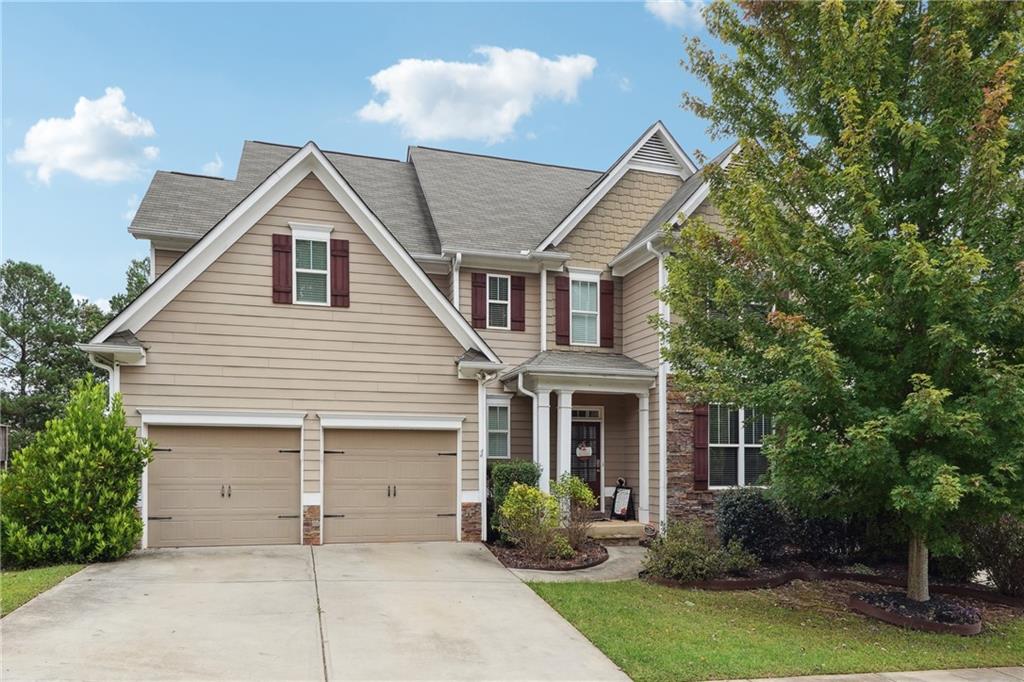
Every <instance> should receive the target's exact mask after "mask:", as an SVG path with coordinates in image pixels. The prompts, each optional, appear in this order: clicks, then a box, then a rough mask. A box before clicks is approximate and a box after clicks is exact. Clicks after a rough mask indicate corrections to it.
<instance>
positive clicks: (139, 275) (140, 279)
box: [110, 258, 149, 316]
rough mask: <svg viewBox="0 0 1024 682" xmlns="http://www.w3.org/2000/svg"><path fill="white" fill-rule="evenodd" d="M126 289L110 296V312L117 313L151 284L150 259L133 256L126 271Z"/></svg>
mask: <svg viewBox="0 0 1024 682" xmlns="http://www.w3.org/2000/svg"><path fill="white" fill-rule="evenodd" d="M124 278H125V291H124V292H123V293H120V294H114V295H113V296H111V297H110V314H111V316H113V315H117V314H118V313H119V312H121V311H122V310H124V309H125V308H127V307H128V304H129V303H131V302H132V301H134V300H135V299H136V298H138V296H139V294H141V293H142V292H143V291H144V290H145V289H146V287H148V286H149V259H148V258H133V259H132V262H131V263H130V264H129V265H128V270H127V272H125V273H124Z"/></svg>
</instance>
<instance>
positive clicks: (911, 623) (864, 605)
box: [847, 595, 981, 637]
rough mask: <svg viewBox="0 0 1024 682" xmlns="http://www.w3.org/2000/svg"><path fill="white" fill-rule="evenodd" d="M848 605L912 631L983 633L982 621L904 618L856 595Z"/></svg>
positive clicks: (957, 633)
mask: <svg viewBox="0 0 1024 682" xmlns="http://www.w3.org/2000/svg"><path fill="white" fill-rule="evenodd" d="M847 605H848V606H849V607H850V608H851V609H853V610H854V611H856V612H857V613H860V614H863V615H865V616H868V617H870V618H877V619H878V620H880V621H884V622H886V623H889V624H890V625H898V626H900V627H905V628H910V629H912V630H922V631H924V632H939V633H942V634H946V635H962V636H964V637H970V636H971V635H976V634H978V633H979V632H981V621H980V620H979V621H978V622H977V623H939V622H937V621H934V620H924V619H923V618H913V617H911V616H904V615H903V614H902V613H894V612H892V611H886V610H885V609H883V608H882V607H880V606H875V605H874V604H870V603H868V602H866V601H864V600H863V599H858V598H857V597H856V596H854V595H850V600H849V601H848V602H847Z"/></svg>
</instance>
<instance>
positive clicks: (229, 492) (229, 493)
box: [228, 485, 231, 497]
mask: <svg viewBox="0 0 1024 682" xmlns="http://www.w3.org/2000/svg"><path fill="white" fill-rule="evenodd" d="M228 497H231V486H230V485H229V486H228Z"/></svg>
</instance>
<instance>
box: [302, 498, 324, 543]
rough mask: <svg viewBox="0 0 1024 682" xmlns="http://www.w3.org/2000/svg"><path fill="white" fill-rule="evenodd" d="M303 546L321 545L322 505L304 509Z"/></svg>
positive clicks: (309, 506)
mask: <svg viewBox="0 0 1024 682" xmlns="http://www.w3.org/2000/svg"><path fill="white" fill-rule="evenodd" d="M302 544H304V545H319V544H320V505H318V504H313V505H308V506H305V507H303V508H302Z"/></svg>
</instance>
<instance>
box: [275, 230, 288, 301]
mask: <svg viewBox="0 0 1024 682" xmlns="http://www.w3.org/2000/svg"><path fill="white" fill-rule="evenodd" d="M272 241H273V251H272V259H273V261H272V269H273V277H272V280H273V291H274V303H291V302H292V236H291V235H290V234H275V235H273V236H272Z"/></svg>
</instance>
